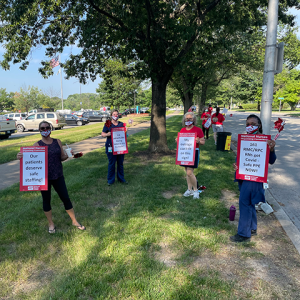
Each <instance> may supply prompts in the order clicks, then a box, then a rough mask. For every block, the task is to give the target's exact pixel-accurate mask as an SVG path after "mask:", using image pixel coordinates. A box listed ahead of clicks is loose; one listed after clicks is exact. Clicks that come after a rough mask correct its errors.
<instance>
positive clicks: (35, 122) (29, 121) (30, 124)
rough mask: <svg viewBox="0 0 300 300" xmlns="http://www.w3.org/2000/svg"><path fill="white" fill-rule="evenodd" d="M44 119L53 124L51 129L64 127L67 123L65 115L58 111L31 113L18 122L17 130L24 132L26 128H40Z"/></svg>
mask: <svg viewBox="0 0 300 300" xmlns="http://www.w3.org/2000/svg"><path fill="white" fill-rule="evenodd" d="M42 121H47V122H49V123H50V124H51V130H54V129H62V128H63V127H64V126H65V125H67V123H66V120H65V118H64V116H63V115H61V114H59V113H56V112H38V113H35V114H31V115H29V116H28V117H27V118H25V119H24V120H19V121H17V122H16V125H17V131H18V132H23V131H24V130H35V129H36V130H38V129H39V124H40V122H42Z"/></svg>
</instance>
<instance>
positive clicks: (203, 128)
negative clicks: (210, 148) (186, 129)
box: [202, 125, 209, 139]
mask: <svg viewBox="0 0 300 300" xmlns="http://www.w3.org/2000/svg"><path fill="white" fill-rule="evenodd" d="M202 131H203V134H204V136H206V139H208V132H209V127H208V128H205V127H204V126H203V125H202Z"/></svg>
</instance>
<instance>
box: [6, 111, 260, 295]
mask: <svg viewBox="0 0 300 300" xmlns="http://www.w3.org/2000/svg"><path fill="white" fill-rule="evenodd" d="M180 121H181V116H178V117H173V118H171V119H170V120H169V121H167V130H168V144H169V147H170V149H175V147H176V144H175V141H174V138H175V137H176V134H177V132H178V131H179V130H180ZM96 130H97V126H95V131H96ZM148 143H149V130H145V131H143V132H140V133H138V134H135V135H133V136H130V137H129V138H128V144H129V153H130V154H128V155H126V157H125V164H124V167H125V178H126V180H127V181H128V182H129V185H127V186H124V185H121V184H115V185H113V186H111V187H108V186H107V185H106V175H107V157H106V155H105V152H104V149H103V148H102V149H98V150H96V151H93V152H90V153H88V154H86V155H84V156H83V157H82V158H80V159H77V160H72V161H69V162H66V163H64V175H65V178H66V183H67V187H68V190H69V194H70V196H71V199H72V202H73V205H74V209H75V212H76V213H77V218H78V220H79V222H81V223H82V224H84V225H85V226H86V227H87V230H86V231H85V232H81V231H79V230H77V229H75V228H72V226H70V225H71V224H70V219H69V218H68V216H67V214H66V213H65V211H64V209H63V206H62V204H61V202H60V200H59V199H58V197H57V195H56V193H54V192H53V197H52V211H53V216H54V222H55V224H56V227H57V233H56V234H54V235H49V234H48V233H47V222H46V218H45V216H44V214H43V211H42V199H41V196H40V193H39V192H22V193H21V192H19V191H18V185H17V184H15V185H13V186H12V187H10V188H8V189H5V190H2V191H0V207H1V210H0V220H1V221H0V299H6V297H7V298H9V299H30V300H33V299H59V300H61V299H68V300H69V299H170V300H171V299H172V300H173V299H178V300H179V299H180V300H183V299H238V298H239V297H237V296H235V294H233V293H232V289H233V288H235V292H237V291H238V290H239V288H236V286H235V282H234V281H231V280H230V279H228V280H225V279H224V278H222V277H221V276H220V273H219V272H216V271H212V270H211V271H210V270H207V269H206V268H205V267H203V268H201V267H200V268H197V269H195V268H193V267H192V264H193V261H194V260H195V259H196V258H197V257H201V256H202V255H207V254H210V255H211V256H212V257H215V256H216V255H217V254H218V253H220V252H221V248H222V247H224V246H226V245H228V244H229V239H228V236H229V235H230V234H233V233H235V228H234V226H233V225H231V224H229V222H228V210H227V209H226V208H225V206H224V204H223V203H221V202H220V201H219V198H220V196H221V191H222V190H223V189H229V190H234V191H237V187H236V186H235V185H234V183H233V169H232V163H233V162H234V159H235V158H234V155H233V153H231V152H220V151H215V146H214V142H213V139H212V138H211V139H210V140H208V141H207V143H206V145H205V146H203V147H201V155H200V162H201V163H200V166H199V168H198V169H197V170H196V171H195V172H196V175H197V178H198V181H199V183H200V184H203V185H205V186H206V187H207V189H206V190H205V191H204V192H203V193H202V194H201V195H200V199H199V200H193V199H192V198H183V197H182V193H183V192H184V191H185V190H186V180H185V174H184V170H183V168H182V167H180V166H177V165H175V155H174V156H167V155H166V156H162V157H160V158H157V157H156V158H151V157H150V158H149V157H144V156H143V155H141V153H143V151H145V150H146V149H147V147H148ZM164 192H171V193H173V196H172V197H171V198H170V199H166V198H164V197H163V196H162V194H163V193H164ZM220 232H221V233H222V234H220ZM245 249H246V248H245ZM244 255H245V256H248V255H249V254H248V252H246V250H245V254H244ZM251 255H252V256H255V254H251ZM162 257H165V258H166V257H167V261H168V260H169V261H171V263H172V266H169V265H168V263H164V262H163V260H164V259H162ZM247 295H248V296H249V298H251V294H249V293H248V292H247ZM244 299H245V297H244Z"/></svg>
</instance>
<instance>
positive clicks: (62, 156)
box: [57, 140, 73, 161]
mask: <svg viewBox="0 0 300 300" xmlns="http://www.w3.org/2000/svg"><path fill="white" fill-rule="evenodd" d="M57 142H58V145H59V147H60V152H61V154H60V160H61V161H64V160H67V159H68V155H67V154H66V152H65V151H64V149H63V146H62V143H61V141H60V140H57ZM71 153H72V154H73V150H72V151H71Z"/></svg>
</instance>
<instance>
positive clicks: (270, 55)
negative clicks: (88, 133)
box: [260, 0, 278, 134]
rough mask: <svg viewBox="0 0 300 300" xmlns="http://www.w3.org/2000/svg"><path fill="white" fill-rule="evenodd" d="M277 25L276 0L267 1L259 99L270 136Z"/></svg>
mask: <svg viewBox="0 0 300 300" xmlns="http://www.w3.org/2000/svg"><path fill="white" fill-rule="evenodd" d="M277 23H278V0H269V6H268V26H267V40H266V50H265V66H264V77H263V88H262V99H261V112H260V117H261V121H262V125H263V130H264V134H270V127H271V126H270V125H271V115H272V102H273V89H274V73H275V71H276V70H275V66H276V63H275V57H276V40H277Z"/></svg>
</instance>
